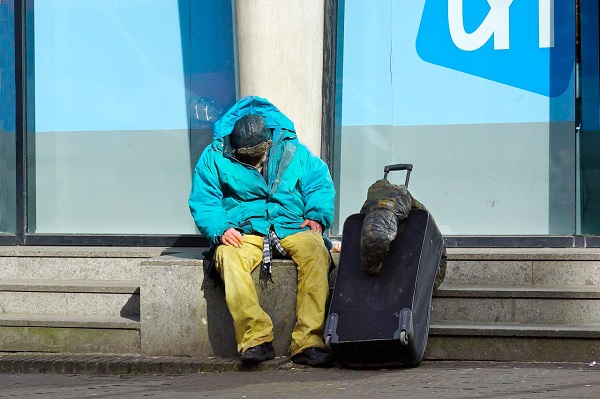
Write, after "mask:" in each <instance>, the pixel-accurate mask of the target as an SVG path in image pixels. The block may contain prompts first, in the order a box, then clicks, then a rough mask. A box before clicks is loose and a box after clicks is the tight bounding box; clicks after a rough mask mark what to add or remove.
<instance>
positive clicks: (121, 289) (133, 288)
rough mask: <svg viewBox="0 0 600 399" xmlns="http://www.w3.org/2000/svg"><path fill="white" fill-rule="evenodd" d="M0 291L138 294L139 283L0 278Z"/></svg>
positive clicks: (127, 281)
mask: <svg viewBox="0 0 600 399" xmlns="http://www.w3.org/2000/svg"><path fill="white" fill-rule="evenodd" d="M0 291H15V292H71V293H72V292H79V293H103V294H138V293H139V283H138V282H137V281H130V280H95V281H94V280H48V279H28V280H24V279H2V280H0Z"/></svg>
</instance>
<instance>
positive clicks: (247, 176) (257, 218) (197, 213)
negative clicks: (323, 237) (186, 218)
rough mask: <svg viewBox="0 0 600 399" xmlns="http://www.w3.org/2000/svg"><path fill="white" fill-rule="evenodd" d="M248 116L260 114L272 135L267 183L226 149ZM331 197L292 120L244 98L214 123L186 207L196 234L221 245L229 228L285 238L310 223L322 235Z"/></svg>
mask: <svg viewBox="0 0 600 399" xmlns="http://www.w3.org/2000/svg"><path fill="white" fill-rule="evenodd" d="M247 114H258V115H261V116H262V117H263V119H264V121H265V124H266V125H267V127H268V128H269V130H270V131H271V134H272V140H273V146H272V147H271V150H270V152H269V158H268V160H267V162H266V163H265V165H266V168H267V178H266V181H265V178H263V176H262V175H261V173H260V172H259V171H258V170H257V169H256V168H254V167H252V166H250V165H247V164H244V163H241V162H240V161H238V160H237V159H235V158H234V157H233V154H232V149H231V146H230V144H229V134H230V133H231V131H232V129H233V125H234V124H235V122H236V121H237V120H238V119H239V118H240V117H242V116H244V115H247ZM334 197H335V189H334V187H333V182H332V180H331V176H330V174H329V170H328V168H327V165H326V164H325V163H324V162H323V161H322V160H321V159H320V158H318V157H316V156H315V155H313V154H312V153H311V152H310V150H309V149H308V148H307V147H305V146H304V145H303V144H302V143H300V142H299V141H298V138H297V137H296V131H295V129H294V124H293V123H292V121H291V120H289V119H288V118H287V117H286V116H285V115H284V114H283V113H282V112H281V111H279V110H278V109H277V108H276V107H275V106H274V105H273V104H271V103H270V102H269V101H267V100H265V99H264V98H260V97H244V98H242V99H240V100H239V101H238V102H237V103H236V104H235V105H234V106H233V107H232V108H231V109H230V110H229V111H227V113H226V114H225V115H223V116H222V117H221V118H220V119H219V120H218V121H217V122H216V123H215V127H214V133H213V142H212V144H211V145H209V146H208V147H207V148H206V149H205V150H204V152H203V153H202V155H201V156H200V159H199V160H198V163H197V165H196V168H195V169H194V175H193V180H192V190H191V193H190V197H189V206H190V211H191V212H192V216H193V217H194V221H195V222H196V225H197V226H198V229H199V230H200V233H202V234H203V235H204V236H206V237H207V238H209V239H210V240H211V242H212V243H213V244H220V243H221V236H222V235H223V233H224V232H225V230H227V229H229V228H230V227H234V228H237V229H240V230H242V231H243V232H245V233H259V234H267V233H268V231H269V228H270V227H271V226H272V227H273V229H274V230H275V233H277V235H278V236H279V237H280V238H284V237H286V236H288V235H290V234H293V233H297V232H299V231H302V230H307V229H308V227H304V228H300V225H301V224H302V222H303V221H304V220H305V219H311V220H314V221H317V222H319V223H321V224H322V225H323V229H324V230H326V229H328V228H330V227H331V223H332V220H333V203H334Z"/></svg>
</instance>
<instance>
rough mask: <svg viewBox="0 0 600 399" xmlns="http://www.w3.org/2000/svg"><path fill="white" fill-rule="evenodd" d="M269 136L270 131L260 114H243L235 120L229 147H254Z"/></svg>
mask: <svg viewBox="0 0 600 399" xmlns="http://www.w3.org/2000/svg"><path fill="white" fill-rule="evenodd" d="M270 138H271V133H270V132H269V129H267V126H266V125H265V121H264V120H263V118H262V116H260V115H256V114H249V115H244V116H242V117H241V118H240V119H238V120H237V121H236V122H235V125H234V126H233V130H232V131H231V138H230V142H231V147H233V149H235V150H237V149H240V148H249V147H254V146H255V145H257V144H260V143H262V142H265V141H267V140H269V139H270Z"/></svg>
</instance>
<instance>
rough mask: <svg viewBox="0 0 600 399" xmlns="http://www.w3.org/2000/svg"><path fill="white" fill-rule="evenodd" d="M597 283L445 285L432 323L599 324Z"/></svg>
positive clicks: (599, 290) (434, 305) (435, 301)
mask: <svg viewBox="0 0 600 399" xmlns="http://www.w3.org/2000/svg"><path fill="white" fill-rule="evenodd" d="M599 299H600V287H598V286H569V285H561V286H542V285H538V286H511V285H502V286H501V285H453V284H445V283H444V284H443V285H442V286H441V287H440V289H438V290H437V291H436V293H435V294H434V298H433V303H432V316H431V318H432V322H434V323H435V322H452V321H456V320H458V321H461V322H465V321H468V322H484V323H489V322H512V323H525V324H529V323H550V324H566V325H570V324H580V323H581V324H594V323H600V300H599Z"/></svg>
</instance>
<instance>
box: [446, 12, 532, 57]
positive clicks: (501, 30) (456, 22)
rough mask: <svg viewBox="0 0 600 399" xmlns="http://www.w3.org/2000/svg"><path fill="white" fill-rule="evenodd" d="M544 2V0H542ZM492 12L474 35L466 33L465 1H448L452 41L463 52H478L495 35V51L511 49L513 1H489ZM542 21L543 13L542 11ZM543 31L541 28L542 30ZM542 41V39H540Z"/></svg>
mask: <svg viewBox="0 0 600 399" xmlns="http://www.w3.org/2000/svg"><path fill="white" fill-rule="evenodd" d="M540 1H544V0H540ZM487 2H488V4H489V5H490V11H489V12H488V14H487V15H486V17H485V19H484V20H483V22H482V23H481V25H479V27H478V28H477V29H475V31H473V32H472V33H467V32H466V31H465V24H464V19H463V0H448V23H449V26H450V36H451V37H452V41H453V42H454V44H456V47H458V48H459V49H461V50H465V51H473V50H477V49H478V48H480V47H481V46H483V45H484V44H485V43H487V41H488V40H490V38H491V37H492V34H493V35H494V50H508V48H509V18H508V17H509V12H508V9H509V8H510V5H511V4H512V2H513V0H487ZM540 19H541V11H540ZM540 29H541V28H540ZM540 40H541V39H540Z"/></svg>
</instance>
